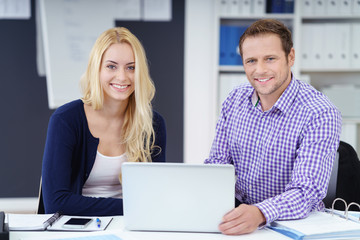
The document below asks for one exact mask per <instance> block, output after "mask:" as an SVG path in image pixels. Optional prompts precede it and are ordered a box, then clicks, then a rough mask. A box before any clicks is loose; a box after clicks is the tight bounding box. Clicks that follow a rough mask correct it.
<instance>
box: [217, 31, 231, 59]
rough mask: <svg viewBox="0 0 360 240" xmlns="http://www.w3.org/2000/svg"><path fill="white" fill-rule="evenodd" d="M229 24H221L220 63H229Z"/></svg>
mask: <svg viewBox="0 0 360 240" xmlns="http://www.w3.org/2000/svg"><path fill="white" fill-rule="evenodd" d="M228 32H229V26H227V25H221V26H220V41H219V42H220V48H219V49H220V50H219V64H220V65H229V56H228V52H227V40H228V38H229V34H228Z"/></svg>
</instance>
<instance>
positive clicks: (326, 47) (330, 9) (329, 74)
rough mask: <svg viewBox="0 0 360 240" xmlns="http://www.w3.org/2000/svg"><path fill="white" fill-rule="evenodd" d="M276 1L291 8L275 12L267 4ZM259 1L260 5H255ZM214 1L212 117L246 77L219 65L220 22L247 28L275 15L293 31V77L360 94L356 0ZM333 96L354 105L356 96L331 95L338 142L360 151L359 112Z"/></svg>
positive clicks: (359, 20) (239, 69) (358, 6)
mask: <svg viewBox="0 0 360 240" xmlns="http://www.w3.org/2000/svg"><path fill="white" fill-rule="evenodd" d="M276 2H283V4H284V3H285V2H286V3H285V4H289V3H290V4H291V3H293V4H294V7H293V12H289V13H285V12H286V10H284V9H283V10H282V13H279V11H276V9H275V10H274V8H272V7H273V6H269V4H276ZM261 3H262V4H264V6H263V7H262V8H260V7H259V6H256V5H257V4H260V5H261ZM214 4H216V7H215V9H216V10H215V31H214V34H215V37H214V39H216V40H215V41H214V44H215V46H214V49H216V51H217V52H216V56H217V58H216V61H217V63H216V64H215V65H216V68H215V73H214V74H216V76H217V77H216V78H215V79H216V82H215V83H214V88H215V89H217V91H216V99H217V104H216V108H217V109H216V111H215V112H216V115H217V116H218V114H219V110H220V108H221V103H222V101H223V100H224V96H225V95H227V93H228V92H229V91H230V90H231V89H232V88H233V87H234V86H236V85H238V84H240V83H241V82H243V81H246V77H245V76H244V68H243V67H242V65H240V64H228V63H227V62H226V61H225V64H222V63H224V61H221V57H222V56H223V55H222V54H223V48H224V43H223V42H222V40H223V39H226V38H224V37H223V36H222V35H223V31H222V29H223V27H224V26H230V27H238V28H239V27H240V28H242V27H246V26H249V25H250V24H251V23H252V22H254V21H256V20H257V19H261V18H275V19H278V20H280V21H282V22H284V24H285V25H286V26H288V27H289V28H290V30H291V31H292V34H293V42H294V48H295V55H296V59H295V64H294V66H293V69H292V71H293V73H294V75H295V76H296V77H297V78H298V79H301V80H304V81H307V82H309V83H310V84H312V85H313V86H314V87H315V88H317V89H318V90H320V91H324V92H326V91H325V90H326V89H327V88H329V87H331V86H332V85H338V84H340V85H349V86H351V87H353V88H355V89H359V92H358V93H359V94H360V44H359V42H360V10H359V9H360V1H359V0H316V1H315V0H294V1H287V0H282V1H281V0H271V1H269V0H268V1H265V0H264V1H261V0H260V1H247V0H237V1H236V0H235V1H232V0H228V1H226V0H217V1H215V3H214ZM242 4H243V5H242ZM249 4H250V5H249ZM254 5H255V6H254ZM242 6H243V7H242ZM244 12H245V13H244ZM237 41H238V40H237ZM232 51H235V50H234V49H232ZM244 77H245V80H244ZM338 97H341V98H348V99H346V101H345V102H346V103H347V104H349V105H351V106H353V107H360V105H358V104H355V100H356V99H355V98H353V97H352V96H351V94H346V92H345V93H344V94H343V95H342V96H341V94H340V93H339V94H338V96H337V97H335V98H330V99H331V100H332V101H333V102H334V104H335V105H337V107H338V108H339V109H340V111H341V112H342V113H343V131H342V135H341V140H343V141H346V142H348V143H350V144H351V145H352V146H354V148H355V149H357V151H358V152H360V142H359V140H358V139H359V136H358V135H359V131H358V128H359V124H360V116H353V115H351V114H350V115H348V114H347V112H346V111H345V109H344V106H343V105H341V102H344V101H337V99H338Z"/></svg>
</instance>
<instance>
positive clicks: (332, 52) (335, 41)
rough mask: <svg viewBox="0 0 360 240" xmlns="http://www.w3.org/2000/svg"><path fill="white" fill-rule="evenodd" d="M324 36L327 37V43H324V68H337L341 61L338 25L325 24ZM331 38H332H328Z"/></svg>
mask: <svg viewBox="0 0 360 240" xmlns="http://www.w3.org/2000/svg"><path fill="white" fill-rule="evenodd" d="M324 25H325V27H324V30H325V32H324V34H323V35H325V36H327V37H326V41H325V42H324V43H325V44H324V46H325V49H324V65H325V66H324V67H325V68H327V69H329V68H336V67H338V65H337V64H338V63H339V60H340V50H339V48H340V46H339V42H340V37H339V34H338V33H337V31H338V29H337V26H338V25H337V24H336V23H325V24H324ZM328 36H331V37H328Z"/></svg>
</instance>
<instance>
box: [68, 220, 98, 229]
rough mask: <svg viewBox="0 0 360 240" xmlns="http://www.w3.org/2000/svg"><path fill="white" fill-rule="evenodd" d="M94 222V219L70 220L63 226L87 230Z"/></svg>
mask: <svg viewBox="0 0 360 240" xmlns="http://www.w3.org/2000/svg"><path fill="white" fill-rule="evenodd" d="M91 221H92V218H70V219H69V220H68V221H66V222H65V223H64V225H63V227H64V228H71V229H81V228H85V227H86V226H87V225H89V223H90V222H91Z"/></svg>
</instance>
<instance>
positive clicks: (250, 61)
mask: <svg viewBox="0 0 360 240" xmlns="http://www.w3.org/2000/svg"><path fill="white" fill-rule="evenodd" d="M254 62H255V60H253V59H251V60H248V61H247V62H246V63H254Z"/></svg>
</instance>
